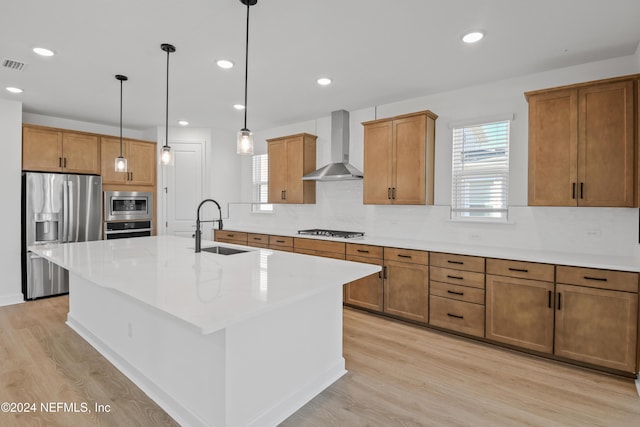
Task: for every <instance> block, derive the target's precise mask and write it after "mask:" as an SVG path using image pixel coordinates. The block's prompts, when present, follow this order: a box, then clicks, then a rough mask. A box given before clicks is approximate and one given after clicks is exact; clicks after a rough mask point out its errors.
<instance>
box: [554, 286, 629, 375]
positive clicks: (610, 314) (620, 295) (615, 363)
mask: <svg viewBox="0 0 640 427" xmlns="http://www.w3.org/2000/svg"><path fill="white" fill-rule="evenodd" d="M556 293H557V296H556V299H557V302H556V347H555V354H556V355H558V356H562V357H566V358H569V359H573V360H579V361H581V362H587V363H592V364H594V365H599V366H605V367H608V368H613V369H618V370H621V371H625V372H637V371H636V343H637V324H638V294H635V293H629V292H619V291H609V290H603V289H594V288H587V287H584V286H571V285H562V284H558V285H557V287H556Z"/></svg>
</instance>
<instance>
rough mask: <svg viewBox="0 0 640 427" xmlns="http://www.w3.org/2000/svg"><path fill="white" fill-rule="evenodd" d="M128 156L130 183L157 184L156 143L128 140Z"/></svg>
mask: <svg viewBox="0 0 640 427" xmlns="http://www.w3.org/2000/svg"><path fill="white" fill-rule="evenodd" d="M127 156H129V157H128V158H127V169H128V170H129V183H130V184H134V185H155V184H156V144H153V143H150V142H142V141H127ZM114 159H115V158H114Z"/></svg>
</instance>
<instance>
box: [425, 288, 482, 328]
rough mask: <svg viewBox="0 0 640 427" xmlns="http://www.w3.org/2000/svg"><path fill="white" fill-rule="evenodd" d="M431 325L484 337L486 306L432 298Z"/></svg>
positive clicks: (430, 308)
mask: <svg viewBox="0 0 640 427" xmlns="http://www.w3.org/2000/svg"><path fill="white" fill-rule="evenodd" d="M429 324H431V325H433V326H439V327H441V328H446V329H451V330H453V331H458V332H463V333H465V334H469V335H475V336H477V337H484V306H483V305H478V304H472V303H469V302H463V301H456V300H452V299H448V298H441V297H437V296H431V304H430V307H429Z"/></svg>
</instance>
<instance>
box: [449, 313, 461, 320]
mask: <svg viewBox="0 0 640 427" xmlns="http://www.w3.org/2000/svg"><path fill="white" fill-rule="evenodd" d="M447 316H449V317H455V318H456V319H464V316H458V315H457V314H451V313H447Z"/></svg>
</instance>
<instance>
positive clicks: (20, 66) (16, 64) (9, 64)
mask: <svg viewBox="0 0 640 427" xmlns="http://www.w3.org/2000/svg"><path fill="white" fill-rule="evenodd" d="M2 66H3V67H5V68H9V69H11V70H16V71H22V70H24V67H26V66H27V64H25V63H24V62H20V61H15V60H13V59H5V60H3V61H2Z"/></svg>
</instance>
